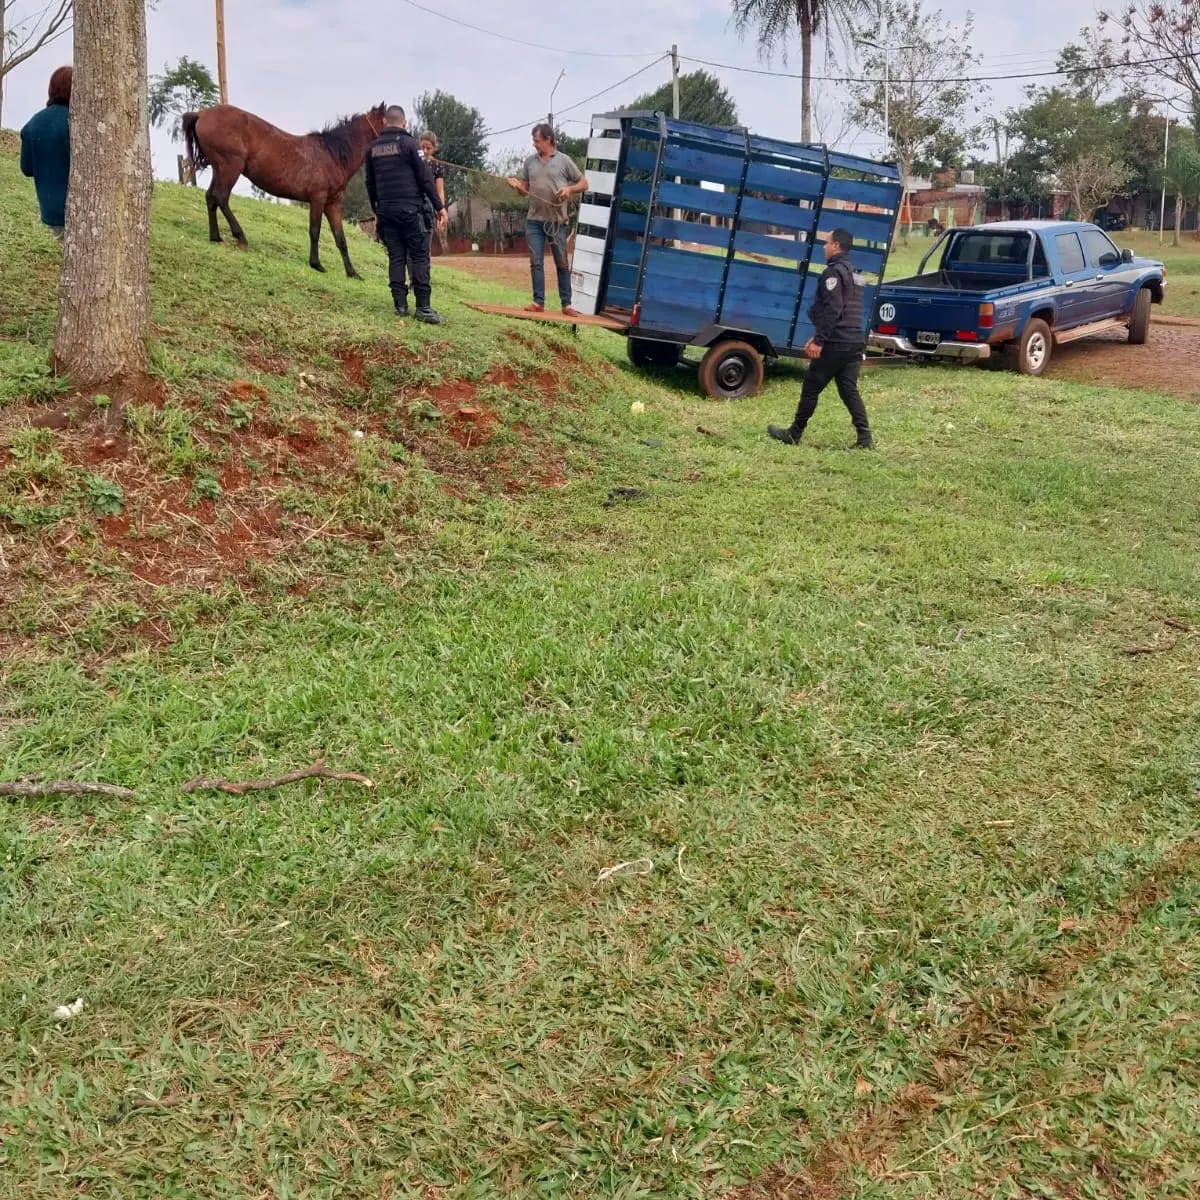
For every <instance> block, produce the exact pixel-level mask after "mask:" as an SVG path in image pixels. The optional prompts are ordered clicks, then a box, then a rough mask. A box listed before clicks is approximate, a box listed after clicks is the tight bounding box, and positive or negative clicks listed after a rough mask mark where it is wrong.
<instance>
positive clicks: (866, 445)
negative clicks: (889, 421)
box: [850, 429, 875, 450]
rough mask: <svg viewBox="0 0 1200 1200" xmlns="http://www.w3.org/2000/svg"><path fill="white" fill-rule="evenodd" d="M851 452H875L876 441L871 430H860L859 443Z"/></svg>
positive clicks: (855, 444) (852, 447) (856, 443)
mask: <svg viewBox="0 0 1200 1200" xmlns="http://www.w3.org/2000/svg"><path fill="white" fill-rule="evenodd" d="M850 449H851V450H874V449H875V439H874V438H873V437H872V436H871V431H870V430H869V429H860V430H859V431H858V441H856V442H855V443H854V445H853V446H851V447H850Z"/></svg>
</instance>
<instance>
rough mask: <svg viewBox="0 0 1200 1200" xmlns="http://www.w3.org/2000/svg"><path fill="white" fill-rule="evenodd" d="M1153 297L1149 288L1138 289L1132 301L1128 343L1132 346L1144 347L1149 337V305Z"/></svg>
mask: <svg viewBox="0 0 1200 1200" xmlns="http://www.w3.org/2000/svg"><path fill="white" fill-rule="evenodd" d="M1153 299H1154V297H1153V296H1151V295H1150V289H1149V288H1140V289H1139V290H1138V294H1137V296H1136V298H1135V299H1134V301H1133V313H1132V314H1131V316H1130V318H1129V341H1130V344H1131V345H1134V346H1144V345H1145V344H1146V339H1147V338H1148V337H1149V336H1150V305H1151V303H1152V301H1153Z"/></svg>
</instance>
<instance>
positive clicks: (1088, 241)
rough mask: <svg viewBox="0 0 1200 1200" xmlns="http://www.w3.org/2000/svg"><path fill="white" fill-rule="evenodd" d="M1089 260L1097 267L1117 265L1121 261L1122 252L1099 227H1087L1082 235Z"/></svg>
mask: <svg viewBox="0 0 1200 1200" xmlns="http://www.w3.org/2000/svg"><path fill="white" fill-rule="evenodd" d="M1080 236H1081V237H1082V238H1083V248H1084V250H1086V251H1087V256H1088V262H1090V263H1091V264H1092V265H1093V266H1095V267H1115V266H1118V265H1119V264H1120V262H1121V252H1120V251H1119V250H1118V249H1117V248H1116V246H1114V245H1113V244H1112V242H1110V241H1109V240H1108V237H1107V236H1106V235H1105V234H1103V233H1101V232H1100V230H1098V229H1085V230H1084V231H1083V233H1082V234H1081V235H1080Z"/></svg>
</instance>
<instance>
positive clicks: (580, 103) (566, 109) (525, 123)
mask: <svg viewBox="0 0 1200 1200" xmlns="http://www.w3.org/2000/svg"><path fill="white" fill-rule="evenodd" d="M406 2H409V0H406ZM670 57H671V56H670V54H666V53H664V54H660V55H659V56H658V57H657V58H656V59H655V60H654V61H653V62H650V63H647V64H646V65H645V66H644V67H639V68H638V69H637V70H636V71H634V72H633V74H631V75H626V76H625V78H624V79H618V80H617V82H616V83H611V84H609V85H608V87H606V88H601V89H600V90H599V91H598V92H593V93H592V94H591V95H590V96H584V98H583V99H582V100H576V101H575V103H574V104H568V105H566V106H565V107H563V108H560V109H559V110H558V111H559V113H560V114H561V113H569V112H573V111H574V110H575V109H577V108H580V107H582V106H583V105H584V104H587V103H589V102H590V101H592V100H595V99H596V98H597V97H598V96H603V95H605V94H606V93H608V92H612V91H615V90H616V89H617V88H619V87H622V86H624V85H625V84H627V83H628V82H629V81H630V80H631V79H636V78H637V77H638V76H639V75H644V74H645V73H646V72H647V71H649V70H650V69H651V68H652V67H656V66H658V64H659V63H660V62H662V61H663V59H665V58H670ZM541 119H542V118H541V117H540V116H537V117H534V118H533V120H531V121H522V122H521V123H520V124H519V125H510V126H509V127H508V128H507V129H487V130H485V131H484V136H485V137H498V136H499V135H500V134H502V133H512V132H514V131H515V130H517V129H527V128H528V127H529V126H530V125H534V124H536V123H537V122H538V121H540V120H541Z"/></svg>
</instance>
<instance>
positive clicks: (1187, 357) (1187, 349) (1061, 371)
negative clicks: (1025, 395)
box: [1046, 313, 1200, 400]
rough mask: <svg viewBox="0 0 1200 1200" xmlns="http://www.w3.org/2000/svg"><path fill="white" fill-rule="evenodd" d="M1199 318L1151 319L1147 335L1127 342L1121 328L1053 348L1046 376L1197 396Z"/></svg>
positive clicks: (1199, 388) (1199, 393) (1199, 391)
mask: <svg viewBox="0 0 1200 1200" xmlns="http://www.w3.org/2000/svg"><path fill="white" fill-rule="evenodd" d="M1197 362H1200V322H1190V321H1189V322H1186V323H1185V321H1184V319H1183V318H1179V317H1176V318H1174V319H1163V320H1159V319H1158V315H1157V313H1156V314H1155V317H1154V319H1153V320H1152V322H1151V326H1150V340H1149V341H1148V342H1147V343H1146V344H1145V345H1144V346H1131V345H1130V344H1129V340H1128V338H1127V336H1126V335H1125V333H1124V332H1120V331H1118V332H1114V333H1106V334H1100V335H1099V336H1097V337H1094V338H1084V339H1083V340H1082V341H1078V342H1071V343H1070V344H1069V345H1066V346H1062V347H1060V348H1057V349H1056V350H1055V351H1054V357H1053V358H1052V359H1051V360H1050V367H1049V370H1048V371H1047V372H1046V373H1047V375H1048V376H1049V377H1050V378H1051V379H1070V380H1073V381H1074V382H1076V383H1094V384H1102V385H1105V386H1108V387H1121V388H1130V389H1133V390H1137V391H1147V392H1162V393H1164V394H1165V395H1168V396H1178V397H1180V399H1183V400H1200V371H1198V370H1197V368H1196V363H1197Z"/></svg>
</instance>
